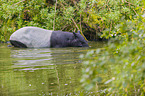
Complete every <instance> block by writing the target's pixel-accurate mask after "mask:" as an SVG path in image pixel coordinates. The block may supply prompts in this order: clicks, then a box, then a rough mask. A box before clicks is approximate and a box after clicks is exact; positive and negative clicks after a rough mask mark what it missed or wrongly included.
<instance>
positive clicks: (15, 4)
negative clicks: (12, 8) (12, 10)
mask: <svg viewBox="0 0 145 96" xmlns="http://www.w3.org/2000/svg"><path fill="white" fill-rule="evenodd" d="M24 1H25V0H22V1H19V2H17V3H15V4H13V5H17V4H19V3H21V2H24Z"/></svg>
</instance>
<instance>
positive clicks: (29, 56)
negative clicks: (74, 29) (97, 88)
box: [0, 42, 105, 96]
mask: <svg viewBox="0 0 145 96" xmlns="http://www.w3.org/2000/svg"><path fill="white" fill-rule="evenodd" d="M104 44H105V43H104ZM104 44H102V42H100V43H96V42H95V43H94V42H91V43H90V45H91V46H92V47H91V48H41V49H20V48H8V47H6V46H7V44H0V96H17V95H18V96H39V95H40V96H44V95H46V96H57V95H58V96H73V95H77V94H79V93H77V92H75V89H76V88H78V87H79V86H80V83H79V78H80V77H81V68H82V63H81V62H82V61H81V59H80V58H79V55H80V54H85V53H86V52H87V51H88V50H90V49H94V48H98V47H103V45H104Z"/></svg>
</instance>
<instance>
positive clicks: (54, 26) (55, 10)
mask: <svg viewBox="0 0 145 96" xmlns="http://www.w3.org/2000/svg"><path fill="white" fill-rule="evenodd" d="M56 7H57V0H56V3H55V15H54V20H53V31H54V30H55V16H56Z"/></svg>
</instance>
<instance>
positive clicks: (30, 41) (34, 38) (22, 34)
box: [10, 27, 52, 48]
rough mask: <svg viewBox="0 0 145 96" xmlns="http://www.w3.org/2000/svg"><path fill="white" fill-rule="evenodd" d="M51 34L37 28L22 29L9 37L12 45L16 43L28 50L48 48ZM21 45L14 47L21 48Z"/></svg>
mask: <svg viewBox="0 0 145 96" xmlns="http://www.w3.org/2000/svg"><path fill="white" fill-rule="evenodd" d="M51 34H52V31H51V30H45V29H42V28H38V27H23V28H21V29H19V30H17V31H16V32H14V33H13V34H12V35H11V37H10V42H11V43H12V44H13V43H16V42H18V43H20V44H21V45H23V44H24V45H23V46H26V47H30V48H33V47H38V48H39V47H50V38H51ZM15 45H16V44H15ZM21 45H19V46H16V47H21ZM23 46H22V47H23Z"/></svg>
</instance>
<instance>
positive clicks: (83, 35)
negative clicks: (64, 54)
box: [60, 2, 88, 41]
mask: <svg viewBox="0 0 145 96" xmlns="http://www.w3.org/2000/svg"><path fill="white" fill-rule="evenodd" d="M60 4H61V5H62V7H63V9H65V7H64V5H63V4H62V2H60ZM71 20H72V21H73V23H74V24H75V26H76V28H77V29H78V30H80V29H79V27H78V26H77V24H76V22H75V21H74V19H73V18H71ZM80 32H81V35H82V36H83V37H84V38H85V40H87V38H86V37H85V35H84V34H83V32H82V30H80ZM87 41H88V40H87Z"/></svg>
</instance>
